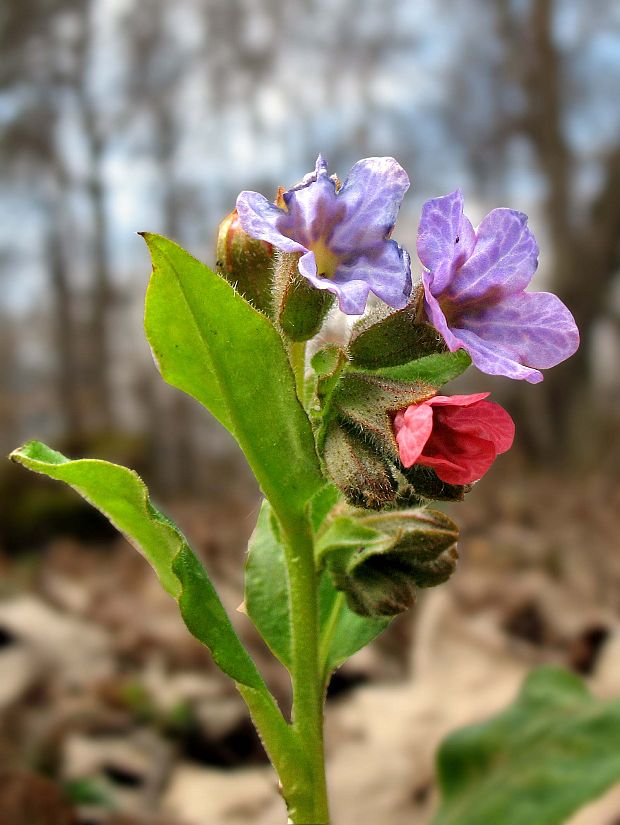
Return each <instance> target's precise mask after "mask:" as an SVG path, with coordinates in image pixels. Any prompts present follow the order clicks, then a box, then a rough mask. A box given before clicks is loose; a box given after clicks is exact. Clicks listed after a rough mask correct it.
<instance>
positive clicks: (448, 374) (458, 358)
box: [366, 349, 471, 388]
mask: <svg viewBox="0 0 620 825" xmlns="http://www.w3.org/2000/svg"><path fill="white" fill-rule="evenodd" d="M470 365H471V358H470V357H469V355H468V354H467V353H466V352H465V350H464V349H459V350H457V351H456V352H441V353H438V354H436V355H427V356H425V357H424V358H418V359H416V360H415V361H408V362H407V363H406V364H399V365H398V366H394V367H381V369H375V370H366V372H369V373H370V374H371V375H376V376H380V377H381V378H391V379H394V380H396V381H419V382H421V383H423V384H430V385H431V386H432V387H437V388H439V387H441V386H443V384H446V383H447V382H448V381H452V380H453V379H454V378H458V376H459V375H461V373H463V372H465V370H466V369H467V368H468V367H469V366H470Z"/></svg>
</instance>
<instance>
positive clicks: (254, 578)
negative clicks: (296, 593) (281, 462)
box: [245, 500, 292, 668]
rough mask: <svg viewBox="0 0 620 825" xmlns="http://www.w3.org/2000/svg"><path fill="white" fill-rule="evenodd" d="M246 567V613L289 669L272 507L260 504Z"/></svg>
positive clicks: (285, 601)
mask: <svg viewBox="0 0 620 825" xmlns="http://www.w3.org/2000/svg"><path fill="white" fill-rule="evenodd" d="M248 551H249V552H248V557H247V561H246V564H245V609H246V611H247V614H248V616H249V617H250V619H251V620H252V622H253V623H254V626H255V627H256V629H257V630H258V632H259V633H260V634H261V636H262V637H263V639H264V640H265V642H266V643H267V645H268V647H269V649H270V650H271V652H272V653H273V654H274V656H277V658H278V659H279V660H280V661H281V662H282V664H283V665H284V666H285V667H287V668H290V666H291V655H292V653H291V608H290V604H289V584H288V573H287V571H286V561H285V557H284V548H283V547H282V545H281V543H280V539H279V536H278V534H277V525H276V523H275V520H274V517H273V514H272V512H271V507H270V506H269V502H268V501H266V500H265V501H263V505H262V507H261V510H260V513H259V516H258V522H257V524H256V528H255V529H254V532H253V533H252V536H251V538H250V543H249V547H248Z"/></svg>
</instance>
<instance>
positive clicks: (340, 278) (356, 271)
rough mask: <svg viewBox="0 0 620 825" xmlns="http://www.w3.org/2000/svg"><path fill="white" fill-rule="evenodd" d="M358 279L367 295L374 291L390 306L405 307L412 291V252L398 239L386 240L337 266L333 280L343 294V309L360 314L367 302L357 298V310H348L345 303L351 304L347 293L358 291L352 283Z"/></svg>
mask: <svg viewBox="0 0 620 825" xmlns="http://www.w3.org/2000/svg"><path fill="white" fill-rule="evenodd" d="M358 281H363V282H364V283H365V284H366V287H367V289H366V295H368V290H371V291H372V292H374V294H375V295H377V296H378V297H379V298H381V300H382V301H385V303H386V304H388V305H389V306H391V307H394V309H402V308H403V307H405V306H406V305H407V302H408V300H409V296H410V293H411V269H410V263H409V255H408V254H407V252H405V250H403V249H401V247H400V246H399V245H398V244H397V243H396V241H384V242H383V243H382V244H381V245H380V246H377V247H373V248H372V249H369V250H364V251H362V252H360V253H358V254H354V255H350V256H349V257H348V258H346V259H345V260H344V261H343V262H342V263H341V264H340V265H339V266H338V267H337V269H336V272H335V274H334V277H333V278H332V279H331V283H332V284H334V285H335V286H336V287H337V294H338V295H339V296H341V300H340V309H341V310H342V311H343V312H346V313H347V314H349V315H358V314H360V313H362V312H363V311H364V309H365V303H364V305H363V306H361V301H357V303H356V307H357V308H356V309H355V310H354V311H351V309H345V306H350V305H351V304H350V301H347V300H346V296H349V298H351V296H352V295H353V293H354V292H356V291H357V289H358V288H354V287H353V286H352V284H354V283H356V282H358ZM327 288H329V287H327ZM332 291H336V290H335V289H334V290H332ZM343 298H345V300H343ZM360 307H361V308H360Z"/></svg>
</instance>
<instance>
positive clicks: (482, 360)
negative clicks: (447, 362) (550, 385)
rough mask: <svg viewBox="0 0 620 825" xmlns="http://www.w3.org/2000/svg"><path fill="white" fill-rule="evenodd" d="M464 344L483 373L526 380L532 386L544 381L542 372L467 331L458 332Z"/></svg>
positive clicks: (460, 330)
mask: <svg viewBox="0 0 620 825" xmlns="http://www.w3.org/2000/svg"><path fill="white" fill-rule="evenodd" d="M456 332H457V333H458V336H459V338H460V339H461V340H462V342H463V347H464V348H465V349H466V350H467V352H468V353H469V355H470V356H471V360H472V361H473V362H474V364H475V366H476V367H478V369H479V370H480V371H481V372H486V374H487V375H504V376H506V378H516V379H517V380H525V381H528V382H529V383H530V384H538V383H539V382H540V381H542V380H543V374H542V372H539V371H538V370H535V369H530V368H529V367H524V366H522V365H521V364H520V363H519V362H518V361H516V360H515V358H514V356H513V355H512V354H511V353H509V352H506V351H504V350H502V349H501V348H498V347H497V346H495V345H493V344H491V345H488V344H487V342H486V341H484V340H483V339H482V338H480V337H479V336H478V335H476V333H475V332H471V331H470V330H467V329H459V330H456Z"/></svg>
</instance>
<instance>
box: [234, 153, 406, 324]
mask: <svg viewBox="0 0 620 825" xmlns="http://www.w3.org/2000/svg"><path fill="white" fill-rule="evenodd" d="M408 188H409V178H408V177H407V173H406V172H405V170H404V169H403V168H402V167H401V166H400V165H399V164H398V163H397V162H396V161H395V160H394V159H393V158H366V159H365V160H360V161H358V162H357V163H356V164H355V166H353V168H352V169H351V171H350V172H349V176H348V177H347V179H346V180H345V182H344V184H342V186H340V185H339V182H338V180H337V178H335V176H334V177H330V176H329V175H328V173H327V163H326V161H325V160H323V158H322V157H321V156H320V155H319V157H318V159H317V162H316V168H315V170H314V172H311V173H310V174H308V175H306V176H305V177H304V179H303V180H302V181H301V183H299V184H298V185H297V186H294V187H293V188H292V189H289V190H288V191H287V192H284V193H283V194H282V202H283V203H284V205H285V206H284V208H280V207H279V206H276V205H274V204H272V203H269V201H268V200H267V199H266V198H265V197H263V196H262V195H260V194H259V193H258V192H241V194H240V195H239V197H238V198H237V211H238V213H239V222H240V224H241V227H242V229H243V230H244V231H245V232H247V233H248V235H251V236H252V237H253V238H258V239H260V240H263V241H268V242H269V243H271V244H273V246H275V247H276V248H277V249H280V250H282V251H284V252H300V253H301V257H300V259H299V265H298V267H299V272H300V274H301V275H303V276H304V277H305V278H307V279H308V281H310V283H311V284H312V285H313V286H314V287H316V288H317V289H327V290H329V291H330V292H333V293H334V294H335V295H337V296H338V301H339V304H340V309H341V310H342V311H343V312H345V313H347V314H348V315H361V314H362V313H363V312H364V310H365V308H366V301H367V299H368V293H369V292H374V294H375V295H377V296H378V297H379V298H381V299H382V300H383V301H385V303H386V304H389V305H390V306H392V307H394V308H395V309H402V307H404V306H405V305H406V304H407V301H408V299H409V295H410V292H411V267H410V261H409V255H408V254H407V252H405V251H404V250H403V249H401V247H400V246H399V245H398V244H397V243H396V241H392V240H390V239H389V236H390V233H391V232H392V229H393V227H394V222H395V221H396V216H397V214H398V210H399V208H400V204H401V201H402V199H403V195H404V194H405V192H406V191H407V189H408Z"/></svg>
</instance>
